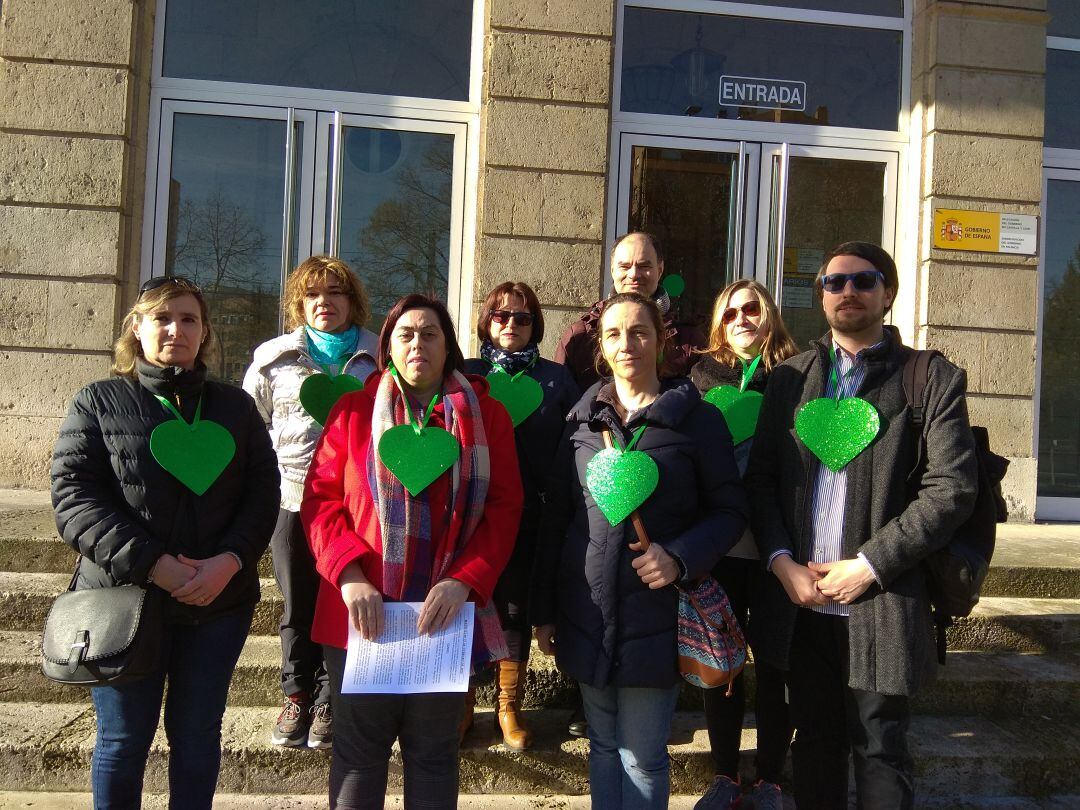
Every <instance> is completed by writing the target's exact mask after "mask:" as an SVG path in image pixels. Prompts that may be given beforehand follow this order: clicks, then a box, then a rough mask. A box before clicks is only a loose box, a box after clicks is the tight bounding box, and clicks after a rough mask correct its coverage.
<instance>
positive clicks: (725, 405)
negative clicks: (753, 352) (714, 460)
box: [702, 385, 762, 444]
mask: <svg viewBox="0 0 1080 810" xmlns="http://www.w3.org/2000/svg"><path fill="white" fill-rule="evenodd" d="M702 399H704V400H705V401H706V402H708V403H709V404H710V405H715V406H716V407H717V408H719V409H720V413H722V414H723V415H724V421H725V422H727V426H728V430H730V431H731V441H732V442H733V443H735V444H742V443H743V442H744V441H746V440H747V439H749V438H750V437H751V436H753V435H754V431H755V430H756V429H757V421H758V414H759V413H761V400H762V396H761V392H760V391H740V390H739V389H738V388H736V387H735V386H733V385H718V386H716V387H715V388H710V389H709V390H708V391H707V392H706V394H705V396H704V397H702Z"/></svg>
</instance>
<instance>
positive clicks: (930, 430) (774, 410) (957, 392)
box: [744, 327, 978, 696]
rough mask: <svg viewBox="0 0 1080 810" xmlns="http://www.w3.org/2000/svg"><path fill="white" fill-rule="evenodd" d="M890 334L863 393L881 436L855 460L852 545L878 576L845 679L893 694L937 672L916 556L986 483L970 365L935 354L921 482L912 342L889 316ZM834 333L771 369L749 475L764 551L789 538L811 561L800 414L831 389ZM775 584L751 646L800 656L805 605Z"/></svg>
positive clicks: (809, 480) (779, 660)
mask: <svg viewBox="0 0 1080 810" xmlns="http://www.w3.org/2000/svg"><path fill="white" fill-rule="evenodd" d="M885 338H886V339H885V341H884V343H883V344H882V345H881V346H880V347H878V348H877V349H875V350H874V351H873V352H869V353H868V354H867V356H866V361H867V363H868V368H867V374H866V379H865V380H864V382H863V385H862V387H861V388H860V390H859V393H858V396H860V397H862V398H863V399H865V400H867V401H868V402H870V403H871V404H872V405H873V406H874V407H875V408H877V410H878V414H879V416H880V417H881V429H880V431H879V433H878V436H877V438H876V439H875V440H874V442H873V443H872V444H871V445H870V446H869V447H867V448H866V449H865V450H864V451H863V452H862V453H860V454H859V455H858V456H856V457H855V459H854V460H853V461H851V462H850V463H849V464H848V466H847V495H846V501H845V507H844V531H843V542H844V556H845V558H848V559H850V558H854V557H855V556H856V554H858V553H859V552H862V553H863V554H865V555H866V558H867V559H868V560H869V561H870V564H871V565H872V566H873V568H874V571H875V572H876V573H877V575H878V577H879V578H880V580H881V582H882V585H880V586H879V585H877V584H873V585H871V586H870V588H869V589H868V590H867V591H866V592H865V593H864V594H863V595H862V596H861V597H859V599H857V600H856V601H855V602H853V603H852V605H851V612H850V617H849V619H848V635H849V640H850V653H849V664H850V670H849V678H848V685H849V686H850V687H851V688H853V689H864V690H868V691H872V692H879V693H883V694H891V695H909V696H910V695H913V694H914V693H915V692H916V691H917V690H918V689H919V688H920V687H921V686H922V685H924V684H925V683H928V682H929V681H931V680H932V679H933V677H934V675H935V673H936V669H937V659H936V648H935V633H934V626H933V622H932V619H931V614H930V600H929V597H928V595H927V589H926V579H925V575H924V572H923V568H922V566H921V565H920V563H921V561H922V560H924V559H925V558H926V557H927V556H928V555H930V554H931V553H932V552H934V551H936V550H937V549H939V548H941V547H943V546H944V545H945V544H946V543H947V542H948V541H949V538H950V537H951V535H952V533H953V532H954V531H955V529H956V528H957V527H958V526H959V525H960V524H961V523H962V522H963V521H964V520H965V519H966V518H967V517H968V515H969V514H970V513H971V509H972V507H973V505H974V502H975V493H976V488H977V485H978V482H977V467H976V456H975V443H974V440H973V439H972V435H971V428H970V426H969V423H968V414H967V403H966V400H965V398H964V393H965V389H966V378H965V374H964V372H963V371H962V370H961V369H959V368H957V367H956V366H954V365H953V364H952V363H950V362H949V361H948V360H946V359H945V358H943V357H941V356H936V357H935V358H934V359H933V361H931V363H930V373H929V382H928V385H927V388H926V403H925V406H926V411H925V413H926V422H925V426H924V428H923V431H924V434H925V436H926V454H927V466H926V472H925V473H924V474H923V476H922V479H921V480H922V485H921V488H920V490H919V491H918V493H917V494H916V493H914V492H909V488H908V484H907V478H908V474H909V472H910V471H911V470H912V468H913V467H914V465H915V463H916V452H917V449H916V440H917V436H916V435H915V434H914V433H913V430H914V428H913V427H912V425H911V423H910V421H909V419H908V407H907V400H906V398H905V396H904V391H903V387H902V384H901V375H902V371H903V366H904V361H905V359H906V358H907V357H908V355H909V354H910V352H911V350H910V349H908V348H907V347H905V346H904V345H903V343H902V342H901V340H900V335H899V333H898V332H897V331H896V330H895V329H894V328H892V327H886V336H885ZM829 344H830V338H829V337H828V336H826V337H825V338H823V339H822V340H821V341H815V342H814V343H812V344H811V345H812V348H811V350H810V351H807V352H804V353H803V354H800V355H798V356H796V357H793V358H791V359H789V360H787V361H786V362H784V363H783V364H781V365H780V366H778V367H777V368H776V369H774V370H773V373H772V375H771V377H770V378H769V384H768V387H767V388H766V391H765V399H764V402H763V403H762V409H761V416H760V418H759V420H758V427H757V433H756V434H755V437H754V446H753V449H752V451H751V453H750V463H749V468H748V470H747V474H746V477H745V479H744V480H745V483H746V485H747V489H748V493H749V497H750V508H751V525H752V527H753V531H754V536H755V538H756V539H757V543H758V548H759V550H760V552H761V558H762V562H763V563H767V562H768V560H769V558H770V557H771V556H772V554H773V553H774V552H776V551H779V550H780V549H789V550H791V552H792V553H793V554H794V557H795V560H796V561H797V562H799V563H803V564H805V563H806V561H807V560H808V559H810V556H811V553H812V543H813V521H812V516H811V509H812V506H813V494H814V482H815V480H816V477H817V471H818V467H819V464H820V462H819V461H818V460H817V458H816V457H815V456H814V455H813V454H812V453H811V452H810V450H809V449H808V448H807V447H806V445H804V444H803V443H802V441H800V440H799V438H798V436H797V435H796V433H795V427H794V423H795V414H796V413H797V412H798V410H799V408H800V407H801V406H802V405H803V404H805V403H806V402H808V401H809V400H811V399H814V398H816V397H820V396H823V395H824V392H825V385H826V382H827V380H828V375H829ZM767 587H769V588H771V589H772V591H771V593H770V594H769V595H768V596H767V598H765V599H761V600H758V601H759V603H760V605H759V610H758V611H757V615H756V616H755V617H754V618H753V620H752V622H751V640H752V644H753V649H754V653H755V655H757V656H759V657H760V658H762V659H764V660H766V661H768V662H769V663H771V664H773V665H774V666H778V667H781V668H783V669H788V668H789V664H790V667H791V668H798V665H799V663H798V661H790V662H789V660H788V654H789V651H790V647H791V638H792V635H793V633H794V630H795V619H796V616H797V612H798V610H799V609H800V608H798V607H796V606H795V605H794V604H792V602H791V601H790V600H789V599H788V598H787V596H786V594H785V592H784V589H783V587H782V586H781V585H780V583H779V580H777V579H776V577H769V578H768V584H767Z"/></svg>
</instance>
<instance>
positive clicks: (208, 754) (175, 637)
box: [90, 608, 254, 810]
mask: <svg viewBox="0 0 1080 810" xmlns="http://www.w3.org/2000/svg"><path fill="white" fill-rule="evenodd" d="M253 613H254V608H247V609H244V610H241V611H239V612H238V613H231V614H229V615H227V616H222V617H220V618H215V619H211V620H210V621H208V622H206V623H205V624H198V625H181V624H170V625H167V626H166V632H165V649H164V654H163V657H162V659H163V660H162V667H161V671H160V672H157V673H155V674H153V675H148V676H147V677H145V678H141V679H140V680H138V681H133V682H132V683H127V684H124V685H122V686H99V687H97V688H95V689H92V690H90V691H91V695H92V696H93V699H94V710H95V712H96V713H97V741H96V742H95V744H94V757H93V759H92V760H91V765H90V782H91V785H92V788H93V791H94V810H138V808H139V807H140V806H141V804H142V788H143V772H144V771H145V770H146V758H147V755H148V754H149V753H150V744H151V743H152V742H153V740H154V733H155V732H156V731H157V726H158V717H159V715H160V713H161V701H162V696H163V693H164V691H165V682H166V679H167V680H168V683H169V694H168V698H167V699H166V700H165V734H166V736H167V737H168V740H169V807H170V808H172V810H210V806H211V803H212V802H213V798H214V789H215V787H216V786H217V778H218V770H219V768H220V767H221V717H222V715H223V714H224V713H225V699H226V696H227V695H228V691H229V682H230V681H231V680H232V675H233V670H234V669H235V668H236V661H237V659H238V658H239V657H240V650H241V649H243V647H244V641H245V640H246V639H247V635H248V630H249V629H250V628H251V618H252V615H253Z"/></svg>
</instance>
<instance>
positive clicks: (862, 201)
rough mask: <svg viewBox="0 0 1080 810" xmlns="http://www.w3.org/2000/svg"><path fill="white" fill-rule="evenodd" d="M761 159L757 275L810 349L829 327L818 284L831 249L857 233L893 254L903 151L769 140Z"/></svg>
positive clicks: (797, 337)
mask: <svg viewBox="0 0 1080 810" xmlns="http://www.w3.org/2000/svg"><path fill="white" fill-rule="evenodd" d="M761 161H762V168H761V173H760V177H761V180H760V183H761V188H760V192H759V194H758V211H757V217H758V221H759V229H758V249H757V268H756V275H757V279H758V281H760V282H761V283H763V284H765V285H766V286H768V287H769V289H770V290H771V291H772V292H773V295H774V296H775V297H776V299H777V303H778V304H779V305H780V311H781V313H782V314H783V317H784V323H785V324H787V327H788V329H789V330H790V331H791V335H792V337H793V338H794V339H795V342H796V344H797V345H798V346H799V348H800V349H805V348H806V347H807V344H808V343H809V341H811V340H813V339H814V338H817V337H820V336H821V335H823V334H824V333H825V332H827V331H828V328H829V326H828V324H827V323H826V322H825V315H824V313H823V312H822V309H821V302H820V300H819V299H818V297H817V294H816V293H815V291H814V287H813V282H814V278H815V276H816V275H817V272H818V269H819V268H820V267H821V263H822V261H823V259H824V257H825V254H827V253H828V252H829V251H830V250H831V249H832V248H834V247H836V245H838V244H840V243H841V242H847V241H852V240H859V241H865V242H873V243H875V244H878V245H881V246H882V247H883V248H885V250H887V251H889V253H890V254H892V253H893V233H894V229H895V221H896V192H895V189H896V172H897V154H896V153H893V152H878V151H871V150H864V149H846V148H836V147H816V146H799V145H792V144H766V145H765V146H764V147H763V150H762V157H761Z"/></svg>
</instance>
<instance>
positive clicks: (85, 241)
mask: <svg viewBox="0 0 1080 810" xmlns="http://www.w3.org/2000/svg"><path fill="white" fill-rule="evenodd" d="M146 5H152V4H149V3H147V4H146ZM148 17H152V8H151V9H144V8H143V4H141V3H139V2H136V1H135V0H7V1H6V2H4V3H3V7H2V13H0V378H2V379H3V383H2V392H3V393H0V486H44V485H45V484H46V482H47V474H48V459H49V456H50V452H51V448H52V444H53V442H54V441H55V440H56V434H57V429H58V428H59V425H60V421H61V419H62V417H63V415H64V413H65V412H66V410H67V406H68V402H69V401H70V399H71V396H72V394H73V393H74V392H75V391H76V390H78V389H79V388H80V387H81V386H82V385H84V384H85V383H86V382H88V381H90V380H93V379H96V378H100V377H104V376H106V375H107V373H108V366H109V350H110V346H111V344H112V340H113V338H114V337H115V331H116V326H117V320H118V314H119V308H120V303H121V302H120V298H121V296H120V289H121V284H122V283H123V282H124V281H130V279H127V278H126V276H127V275H132V276H134V277H137V275H138V273H137V269H136V268H135V267H132V269H131V271H130V272H129V273H125V267H129V266H131V265H130V263H129V262H127V261H126V258H127V251H128V249H129V242H130V238H129V237H130V232H131V230H132V226H133V223H132V214H133V212H134V211H135V210H136V208H137V207H141V203H142V200H141V197H142V192H141V187H140V188H139V189H138V191H137V193H133V184H132V182H131V171H130V167H131V164H132V160H133V149H132V142H133V139H134V136H135V133H136V131H137V127H136V125H135V118H136V116H135V110H136V109H137V108H138V107H140V106H142V107H145V102H144V101H143V102H141V103H139V102H138V99H137V97H136V93H135V87H136V85H137V84H138V83H139V79H138V73H139V72H140V69H139V68H137V65H139V64H140V62H141V60H140V59H139V58H137V54H139V53H140V52H141V50H142V47H143V46H142V45H140V37H138V36H136V31H137V30H142V29H140V26H142V27H143V29H144V28H145V23H146V19H145V18H148ZM141 70H142V72H144V73H145V68H142V69H141ZM143 137H144V138H145V136H143ZM140 174H141V172H140Z"/></svg>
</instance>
